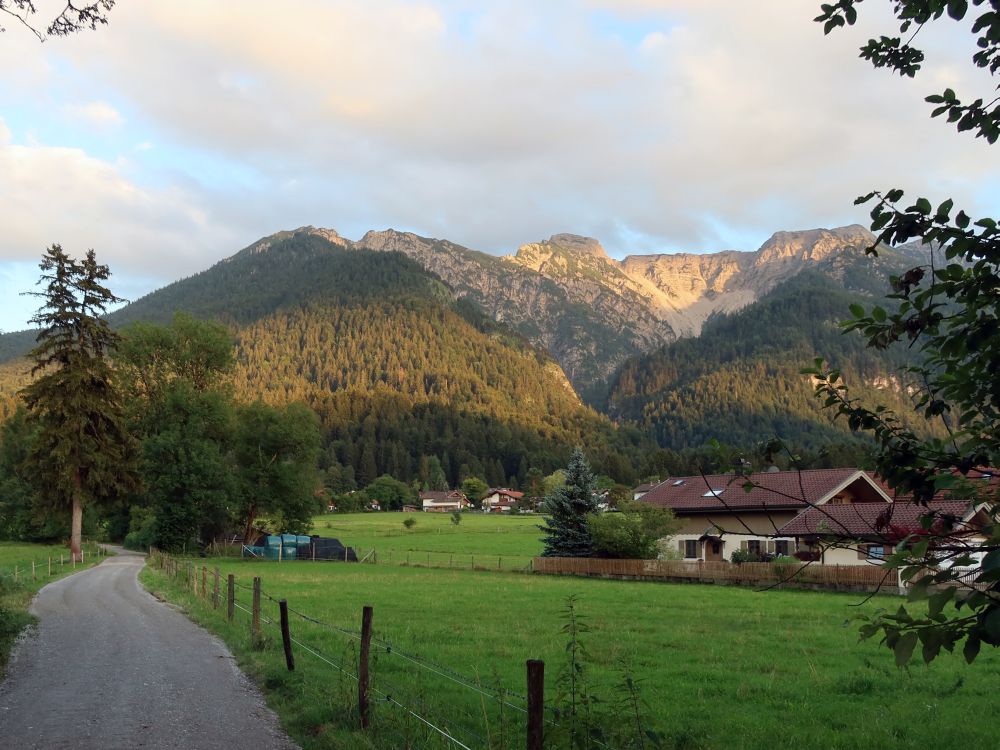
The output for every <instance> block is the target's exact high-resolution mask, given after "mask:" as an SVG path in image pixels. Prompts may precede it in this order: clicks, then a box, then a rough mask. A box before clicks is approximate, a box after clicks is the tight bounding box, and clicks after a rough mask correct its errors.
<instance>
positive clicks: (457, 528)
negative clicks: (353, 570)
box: [312, 512, 542, 570]
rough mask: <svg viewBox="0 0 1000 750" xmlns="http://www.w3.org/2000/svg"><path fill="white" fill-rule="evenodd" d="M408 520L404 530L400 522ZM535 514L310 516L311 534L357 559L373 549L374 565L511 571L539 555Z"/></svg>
mask: <svg viewBox="0 0 1000 750" xmlns="http://www.w3.org/2000/svg"><path fill="white" fill-rule="evenodd" d="M407 519H413V520H414V521H415V523H414V524H413V526H412V528H409V529H407V528H406V527H405V526H404V525H403V521H405V520H407ZM540 523H542V516H539V515H514V516H507V515H502V514H499V513H463V514H462V520H461V522H459V523H458V524H454V523H452V519H451V514H450V513H422V512H418V513H329V514H325V515H321V516H316V517H314V518H313V531H312V533H313V534H319V535H320V536H328V537H330V536H332V537H337V538H338V539H340V541H341V542H343V543H344V544H346V545H347V546H348V547H354V548H355V549H356V550H357V552H358V557H359V558H360V557H363V556H364V555H365V554H367V553H369V552H371V551H373V550H374V552H375V553H376V554H377V556H378V561H379V563H390V562H391V563H393V564H405V563H406V562H407V561H409V563H410V564H411V565H428V564H430V565H434V566H438V567H448V566H449V565H450V566H453V567H456V568H460V567H461V568H471V567H473V565H474V566H475V567H477V568H491V569H496V568H497V567H500V568H501V569H503V570H512V569H518V568H522V569H523V568H527V567H528V564H529V563H530V561H531V558H532V557H534V556H535V555H539V554H541V552H542V542H541V537H542V533H541V531H539V529H538V525H539V524H540Z"/></svg>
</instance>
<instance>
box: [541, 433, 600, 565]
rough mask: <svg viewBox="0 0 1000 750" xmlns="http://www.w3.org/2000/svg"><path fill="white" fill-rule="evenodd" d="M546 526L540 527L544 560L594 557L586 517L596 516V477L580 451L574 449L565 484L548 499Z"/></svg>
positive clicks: (592, 543) (547, 496)
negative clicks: (592, 514) (542, 534)
mask: <svg viewBox="0 0 1000 750" xmlns="http://www.w3.org/2000/svg"><path fill="white" fill-rule="evenodd" d="M543 510H544V512H546V513H548V514H549V516H548V518H546V519H545V525H544V526H539V527H538V528H540V529H541V530H542V531H543V532H544V534H545V538H544V539H543V540H542V541H543V542H544V544H545V551H544V552H542V556H543V557H592V556H593V555H594V541H593V539H592V538H591V536H590V529H589V528H588V527H587V516H588V515H589V514H591V513H596V512H597V501H596V500H595V499H594V474H593V472H592V471H591V470H590V464H588V463H587V458H586V456H584V455H583V450H582V449H581V448H574V449H573V455H572V456H571V457H570V459H569V466H568V467H567V468H566V484H564V485H563V486H561V487H557V488H555V489H554V490H552V492H551V493H550V494H548V495H546V497H545V502H544V505H543Z"/></svg>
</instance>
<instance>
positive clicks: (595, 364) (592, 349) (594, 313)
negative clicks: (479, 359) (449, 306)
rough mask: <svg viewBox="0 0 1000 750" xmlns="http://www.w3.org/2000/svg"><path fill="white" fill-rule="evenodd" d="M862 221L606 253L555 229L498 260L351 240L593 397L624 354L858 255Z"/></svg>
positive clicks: (697, 327)
mask: <svg viewBox="0 0 1000 750" xmlns="http://www.w3.org/2000/svg"><path fill="white" fill-rule="evenodd" d="M873 240H874V237H873V235H871V234H870V233H869V232H868V231H867V230H865V229H864V228H862V227H860V226H857V225H855V226H849V227H842V228H839V229H831V230H827V229H815V230H809V231H801V232H778V233H776V234H775V235H773V236H772V237H771V238H770V239H769V240H768V241H767V242H765V243H764V244H763V245H762V246H761V247H760V248H759V249H758V250H757V251H755V252H740V251H724V252H718V253H705V254H688V253H676V254H659V255H630V256H628V257H626V258H624V259H622V260H620V261H619V260H615V259H613V258H610V257H608V255H607V253H606V252H605V250H604V248H603V247H602V246H601V244H600V243H599V242H598V241H597V240H595V239H592V238H588V237H581V236H578V235H573V234H556V235H553V236H552V237H550V238H549V239H548V240H543V241H541V242H535V243H529V244H526V245H523V246H521V247H520V248H519V249H518V250H517V252H516V253H515V254H513V255H508V256H504V257H502V258H497V257H496V256H493V255H488V254H486V253H481V252H477V251H475V250H470V249H468V248H465V247H462V246H461V245H456V244H454V243H452V242H448V241H445V240H436V239H429V238H426V237H420V236H418V235H415V234H412V233H408V232H397V231H395V230H391V229H390V230H386V231H383V232H368V233H367V234H366V235H365V236H364V237H362V238H361V239H360V240H359V241H358V242H357V243H355V246H356V247H363V248H367V249H371V250H379V251H383V250H392V251H396V252H401V253H403V254H405V255H407V256H409V257H411V258H413V259H414V260H416V261H418V262H419V263H420V264H421V265H422V266H424V267H425V268H427V269H428V270H430V271H433V272H434V273H435V274H437V275H438V276H439V277H440V278H442V279H443V280H444V281H445V282H447V283H448V284H449V285H450V286H451V287H452V288H453V289H454V290H455V291H456V293H457V294H459V295H464V296H468V297H470V298H471V299H473V300H475V301H476V302H477V303H478V304H479V305H480V306H481V307H482V308H483V309H484V310H486V311H487V313H489V314H490V316H492V317H493V318H494V319H495V320H498V321H502V322H504V323H506V324H508V325H510V326H511V327H512V328H514V329H515V330H516V331H518V332H519V333H521V334H523V335H524V336H525V337H527V338H528V339H529V340H530V341H532V342H534V343H535V344H537V345H539V346H542V347H544V348H545V349H546V350H548V351H549V352H550V353H551V354H552V356H553V357H554V358H555V359H556V360H557V361H558V362H559V364H560V365H561V366H562V368H563V370H564V371H565V372H566V375H567V376H568V377H569V379H570V381H571V382H572V383H573V386H574V387H575V388H576V389H577V391H578V392H579V393H580V395H581V396H582V397H583V399H584V400H585V401H586V402H588V403H591V404H597V403H600V402H601V401H602V399H603V397H604V395H605V393H606V391H605V383H606V381H607V380H608V378H609V377H610V376H611V375H612V374H613V373H614V372H615V371H616V370H617V369H618V368H619V367H620V366H621V365H622V364H623V363H624V362H625V361H626V360H627V359H629V358H630V357H633V356H635V355H637V354H643V353H647V352H650V351H653V350H655V349H657V348H658V347H660V346H662V345H664V344H667V343H670V342H673V341H676V340H678V339H679V338H683V337H689V336H697V335H698V334H699V333H700V331H701V328H702V326H703V325H704V323H705V321H706V320H708V318H710V317H711V316H712V315H715V314H718V313H725V312H733V311H736V310H739V309H742V308H744V307H746V306H747V305H749V304H751V303H753V302H754V301H756V300H758V299H760V298H761V297H763V296H764V295H766V294H767V293H768V292H770V291H771V290H772V289H773V288H775V286H777V285H778V284H780V283H781V282H782V281H785V280H787V279H790V278H792V277H794V276H795V275H796V274H798V273H800V272H801V271H803V270H805V269H807V268H810V267H812V266H814V265H815V264H816V263H818V262H821V261H823V260H825V259H827V258H830V257H833V256H836V255H843V254H845V253H855V254H859V253H861V252H862V251H863V250H864V248H866V247H868V246H869V245H870V244H871V243H872V241H873Z"/></svg>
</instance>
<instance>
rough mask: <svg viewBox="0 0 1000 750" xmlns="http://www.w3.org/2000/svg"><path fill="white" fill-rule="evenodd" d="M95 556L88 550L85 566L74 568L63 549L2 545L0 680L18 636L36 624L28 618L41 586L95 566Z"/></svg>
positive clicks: (50, 546) (0, 544) (2, 543)
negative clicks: (30, 606) (33, 599)
mask: <svg viewBox="0 0 1000 750" xmlns="http://www.w3.org/2000/svg"><path fill="white" fill-rule="evenodd" d="M95 553H96V547H94V546H92V545H88V546H87V547H85V548H84V554H85V556H86V557H85V562H84V563H82V564H81V563H77V565H76V567H75V568H74V566H73V565H72V563H71V562H70V556H69V550H67V549H66V547H64V546H62V545H49V544H24V543H21V542H0V676H2V675H3V672H4V670H5V668H6V666H7V661H8V659H9V658H10V650H11V648H12V647H13V645H14V641H15V640H16V639H17V636H18V634H19V633H20V632H21V631H22V630H23V629H24V628H26V627H27V626H28V625H30V624H31V623H32V622H34V618H33V617H32V616H31V615H30V614H28V606H29V605H30V604H31V599H32V598H33V597H34V596H35V594H36V593H38V590H39V589H40V588H42V586H45V585H46V584H48V583H51V582H52V581H55V580H58V579H60V578H63V577H65V576H67V575H71V574H72V573H74V572H76V571H79V570H82V569H83V568H87V567H90V566H92V565H96V564H97V563H98V562H99V561H100V559H99V558H98V557H97V555H96V554H95ZM50 561H51V571H52V572H51V574H50V573H49V570H50V567H49V566H50ZM60 561H61V562H60ZM32 562H34V563H35V568H34V574H32V567H31V564H32Z"/></svg>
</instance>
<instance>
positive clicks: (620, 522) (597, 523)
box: [587, 502, 679, 560]
mask: <svg viewBox="0 0 1000 750" xmlns="http://www.w3.org/2000/svg"><path fill="white" fill-rule="evenodd" d="M587 528H588V529H589V530H590V536H591V539H593V541H594V550H595V552H596V553H597V555H598V556H599V557H611V558H619V559H626V560H655V559H656V558H657V557H659V554H660V544H659V542H660V540H661V539H662V538H663V537H666V536H670V535H671V534H675V533H677V530H678V528H679V524H678V522H677V519H676V518H675V517H674V514H673V513H672V512H671V511H670V510H668V509H666V508H656V507H654V506H652V505H646V504H645V503H634V502H626V503H622V505H621V511H620V512H612V513H593V514H591V515H589V516H587Z"/></svg>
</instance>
